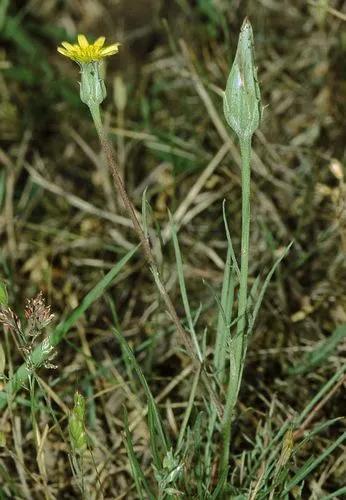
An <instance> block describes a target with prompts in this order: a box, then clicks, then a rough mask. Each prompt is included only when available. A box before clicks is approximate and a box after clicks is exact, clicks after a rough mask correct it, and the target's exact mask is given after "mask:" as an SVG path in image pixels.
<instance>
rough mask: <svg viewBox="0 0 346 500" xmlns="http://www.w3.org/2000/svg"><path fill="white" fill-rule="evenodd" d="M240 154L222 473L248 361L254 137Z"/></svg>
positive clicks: (243, 143)
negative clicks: (236, 278) (234, 316)
mask: <svg viewBox="0 0 346 500" xmlns="http://www.w3.org/2000/svg"><path fill="white" fill-rule="evenodd" d="M240 152H241V159H242V169H241V178H242V234H241V261H240V284H239V295H238V322H237V330H236V335H235V337H234V338H233V339H232V344H231V356H230V375H229V381H228V387H227V396H226V405H225V412H224V418H223V425H222V438H223V450H222V456H221V462H220V472H221V473H222V472H223V471H224V470H225V469H226V468H227V467H228V464H229V451H230V442H231V429H232V416H233V410H234V407H235V405H236V402H237V398H238V393H239V389H240V383H241V376H242V372H243V370H242V365H243V362H244V359H243V353H244V343H245V328H246V312H247V301H248V296H247V282H248V274H249V240H250V180H251V169H250V158H251V136H250V137H248V138H243V139H240Z"/></svg>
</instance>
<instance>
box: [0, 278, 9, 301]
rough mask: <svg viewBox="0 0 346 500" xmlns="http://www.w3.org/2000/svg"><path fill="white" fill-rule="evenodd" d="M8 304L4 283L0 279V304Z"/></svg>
mask: <svg viewBox="0 0 346 500" xmlns="http://www.w3.org/2000/svg"><path fill="white" fill-rule="evenodd" d="M7 305H8V293H7V289H6V286H5V283H3V282H2V281H0V306H7Z"/></svg>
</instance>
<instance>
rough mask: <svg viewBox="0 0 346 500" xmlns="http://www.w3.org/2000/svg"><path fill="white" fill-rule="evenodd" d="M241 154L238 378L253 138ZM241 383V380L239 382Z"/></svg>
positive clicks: (242, 143) (243, 324)
mask: <svg viewBox="0 0 346 500" xmlns="http://www.w3.org/2000/svg"><path fill="white" fill-rule="evenodd" d="M240 152H241V160H242V168H241V185H242V230H241V261H240V283H239V296H238V324H237V332H236V337H235V339H234V356H235V363H236V371H237V374H238V377H239V376H240V373H241V364H242V361H243V359H242V358H243V352H244V338H245V327H246V313H247V299H248V297H247V282H248V274H249V240H250V217H251V215H250V180H251V168H250V158H251V136H250V137H249V138H244V139H240ZM239 383H240V380H239Z"/></svg>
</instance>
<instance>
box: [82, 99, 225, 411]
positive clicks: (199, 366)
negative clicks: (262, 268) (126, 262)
mask: <svg viewBox="0 0 346 500" xmlns="http://www.w3.org/2000/svg"><path fill="white" fill-rule="evenodd" d="M89 108H90V112H91V115H92V118H93V120H94V124H95V127H96V130H97V133H98V136H99V139H100V143H101V146H102V149H103V151H104V153H105V156H106V160H107V164H108V167H109V169H110V172H111V174H112V177H113V180H114V185H115V188H116V189H117V191H118V193H119V194H120V197H121V199H122V201H123V203H124V205H125V208H126V210H127V212H128V215H129V217H130V218H131V221H132V224H133V227H134V230H135V232H136V234H137V237H138V239H139V241H140V242H141V246H142V248H143V252H144V256H145V259H146V261H147V263H148V265H149V268H150V271H151V273H152V275H153V277H154V281H155V284H156V286H157V288H158V290H159V293H160V295H161V297H162V299H163V302H164V304H165V307H166V310H167V312H168V314H169V316H170V317H171V319H172V321H173V323H174V325H175V327H176V329H177V332H178V335H179V338H180V341H181V344H182V345H183V346H184V347H185V349H186V351H187V353H188V354H189V355H190V356H191V359H192V362H193V364H194V367H195V371H196V372H198V371H199V370H200V371H201V379H202V381H203V383H204V386H205V388H206V390H207V392H208V394H209V396H210V398H211V400H212V402H213V404H214V405H215V407H216V409H217V413H218V415H219V416H220V417H221V416H222V413H223V411H222V406H221V404H220V402H219V399H218V398H217V396H216V394H215V391H214V389H213V388H212V384H211V383H210V381H209V378H208V376H207V373H206V371H205V368H204V366H203V363H201V361H200V360H199V359H198V356H197V355H196V351H195V349H194V346H193V343H192V342H191V339H190V337H189V335H188V334H187V332H186V331H185V330H184V328H183V327H182V325H181V323H180V320H179V317H178V315H177V312H176V310H175V307H174V305H173V303H172V301H171V298H170V296H169V295H168V292H167V290H166V287H165V285H164V283H163V281H162V278H161V275H160V271H159V268H158V265H157V264H156V260H155V258H154V254H153V252H152V250H151V246H150V242H149V239H148V238H146V236H145V234H144V231H143V229H142V227H141V225H140V223H139V220H138V217H137V215H136V210H135V207H134V205H133V203H132V201H131V200H130V198H129V196H128V194H127V192H126V188H125V186H124V183H123V180H122V178H121V176H120V172H119V168H118V165H117V162H116V160H115V156H114V153H113V148H112V145H111V143H110V141H109V139H108V137H107V135H106V134H105V132H104V129H103V126H102V120H101V115H100V108H99V106H98V105H95V106H89Z"/></svg>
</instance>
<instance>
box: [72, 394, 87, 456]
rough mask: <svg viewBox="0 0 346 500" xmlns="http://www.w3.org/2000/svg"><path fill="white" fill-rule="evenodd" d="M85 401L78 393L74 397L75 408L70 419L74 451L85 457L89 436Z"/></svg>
mask: <svg viewBox="0 0 346 500" xmlns="http://www.w3.org/2000/svg"><path fill="white" fill-rule="evenodd" d="M84 420H85V400H84V398H83V396H82V395H81V394H80V393H79V392H76V393H75V396H74V407H73V410H72V411H71V413H70V415H69V419H68V431H69V435H70V441H71V446H72V450H73V452H74V453H76V454H78V455H83V454H84V452H85V451H86V449H87V436H86V432H85V423H84Z"/></svg>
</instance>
